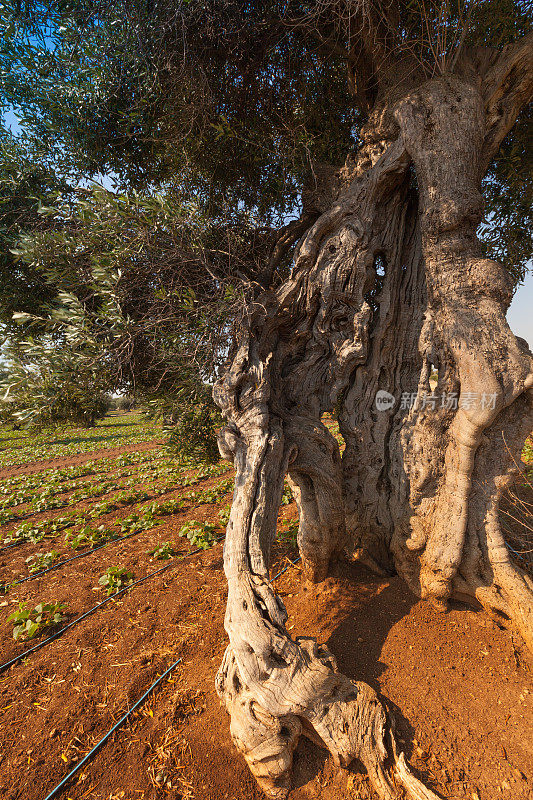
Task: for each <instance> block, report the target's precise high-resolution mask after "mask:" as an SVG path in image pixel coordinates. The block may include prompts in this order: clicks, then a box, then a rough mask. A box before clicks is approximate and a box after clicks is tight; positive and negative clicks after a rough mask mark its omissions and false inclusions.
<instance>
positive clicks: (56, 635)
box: [0, 536, 224, 673]
mask: <svg viewBox="0 0 533 800" xmlns="http://www.w3.org/2000/svg"><path fill="white" fill-rule="evenodd" d="M223 538H224V537H223V536H219V537H218V538H217V540H216V542H219V541H220V540H221V539H223ZM216 542H215V543H216ZM204 552H205V548H203V547H198V548H197V549H196V550H192V551H191V552H190V553H185V555H183V556H181V558H180V559H179V560H180V561H183V559H185V558H188V557H189V556H194V555H197V554H198V553H204ZM172 566H174V564H173V563H172V562H170V563H169V564H165V566H164V567H160V568H159V569H156V570H155V571H154V572H149V573H148V575H145V576H144V577H143V578H139V579H138V580H136V581H133V583H130V584H128V586H124V588H123V589H119V590H118V592H114V593H113V594H111V595H109V597H106V598H104V600H101V601H100V602H99V603H97V604H96V605H95V606H93V607H92V608H90V609H89V610H88V611H84V612H83V614H80V616H79V617H76V619H73V620H72V622H69V624H68V625H65V626H64V627H63V628H60V629H59V630H58V631H56V632H55V633H52V634H51V635H50V636H48V637H47V638H46V639H44V640H43V641H42V642H38V643H37V644H35V645H34V646H33V647H29V648H28V649H27V650H24V651H23V652H22V653H19V654H18V655H17V656H15V657H14V658H12V659H10V661H6V662H5V664H0V673H2V672H5V670H6V669H9V667H12V666H13V665H14V664H18V662H19V661H22V660H23V659H24V658H27V657H28V656H30V655H31V654H32V653H35V652H36V651H37V650H40V649H41V648H42V647H44V646H45V645H47V644H50V642H53V641H55V640H56V639H58V638H59V637H60V636H62V635H63V634H64V633H65V632H66V631H68V630H70V629H71V628H73V627H74V626H75V625H77V624H78V622H81V621H82V620H84V619H86V618H87V617H90V616H91V614H94V612H95V611H98V609H99V608H102V606H105V604H106V603H109V602H110V601H111V600H115V598H117V597H119V596H120V595H121V594H124V592H127V591H129V590H130V589H133V587H134V586H139V585H140V584H141V583H144V581H146V580H148V578H153V577H154V575H160V574H161V572H164V571H165V570H167V569H169V568H170V567H172Z"/></svg>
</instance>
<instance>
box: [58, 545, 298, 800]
mask: <svg viewBox="0 0 533 800" xmlns="http://www.w3.org/2000/svg"><path fill="white" fill-rule="evenodd" d="M221 538H224V537H219V539H218V540H217V541H220V539H221ZM189 555H192V554H191V553H189ZM299 561H300V557H298V558H297V559H296V560H295V561H291V560H290V559H289V563H288V564H287V566H286V567H284V568H283V569H282V570H280V571H279V572H278V573H277V575H275V576H274V577H273V578H271V580H272V581H275V580H276V579H277V578H279V576H280V575H283V573H284V572H286V571H287V570H288V569H289V567H291V566H294V565H295V564H297V563H298V562H299ZM152 574H155V573H152ZM146 577H148V576H146ZM132 585H133V584H132ZM64 630H65V629H64ZM180 663H181V658H178V660H177V661H175V662H174V663H173V664H171V666H170V667H169V668H168V669H167V670H165V672H163V674H162V675H160V676H159V678H157V679H156V680H155V681H154V682H153V683H152V685H151V686H150V687H149V688H148V689H147V690H146V692H145V693H144V694H143V696H142V697H140V698H139V699H138V700H137V702H136V703H135V704H134V705H133V706H132V707H131V708H130V710H129V711H127V712H126V713H125V714H124V715H123V716H122V717H121V718H120V719H119V721H118V722H116V723H115V724H114V725H113V727H112V728H111V729H110V730H109V731H108V732H107V733H106V734H105V735H104V736H102V738H101V739H100V741H99V742H97V744H95V746H94V747H93V748H92V750H90V751H89V752H88V753H87V754H86V755H85V756H84V757H83V758H82V760H81V761H80V762H79V763H78V764H76V766H75V767H74V768H73V769H71V771H70V772H69V773H68V774H67V775H65V777H64V778H63V779H62V780H61V781H60V782H59V783H58V784H57V786H56V787H55V788H54V789H52V791H51V792H50V793H49V794H47V795H46V797H45V800H54V798H55V797H57V796H58V795H59V794H61V792H62V791H63V789H65V788H66V786H67V784H68V783H70V781H71V780H72V778H74V776H75V775H76V774H77V773H78V772H79V771H80V769H81V768H82V767H84V766H85V764H87V763H88V762H89V761H90V760H91V759H92V758H93V756H95V755H96V753H97V752H98V751H99V750H100V748H101V747H103V745H104V744H105V743H106V742H107V741H108V739H110V738H111V736H112V735H113V734H114V733H115V731H117V730H118V729H119V728H120V727H121V726H122V725H123V724H124V722H126V720H127V719H128V718H129V717H130V716H131V715H132V714H133V712H134V711H135V710H136V709H137V708H139V706H140V705H142V703H144V701H145V700H146V698H147V697H148V696H149V695H150V694H151V692H153V690H154V689H155V688H156V686H158V684H160V683H161V681H162V680H164V678H166V676H167V675H168V674H169V673H170V672H172V670H173V669H175V668H176V667H177V666H178V664H180Z"/></svg>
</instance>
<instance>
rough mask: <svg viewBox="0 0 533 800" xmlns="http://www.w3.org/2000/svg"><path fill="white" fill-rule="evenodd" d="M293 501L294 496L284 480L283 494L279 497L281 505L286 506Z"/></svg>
mask: <svg viewBox="0 0 533 800" xmlns="http://www.w3.org/2000/svg"><path fill="white" fill-rule="evenodd" d="M293 500H294V495H293V493H292V489H291V487H290V486H289V484H288V483H287V481H286V480H285V483H284V484H283V494H282V495H281V505H282V506H288V505H289V504H290V503H292V501H293Z"/></svg>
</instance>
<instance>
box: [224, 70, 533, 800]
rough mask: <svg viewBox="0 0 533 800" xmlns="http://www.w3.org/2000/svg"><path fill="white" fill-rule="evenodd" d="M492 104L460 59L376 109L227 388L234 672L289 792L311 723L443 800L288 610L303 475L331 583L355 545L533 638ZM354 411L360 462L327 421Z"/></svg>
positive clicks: (377, 769)
mask: <svg viewBox="0 0 533 800" xmlns="http://www.w3.org/2000/svg"><path fill="white" fill-rule="evenodd" d="M501 72H502V73H505V70H503V71H502V70H501ZM491 92H492V94H490V96H491V97H494V87H493V86H492V88H491ZM488 102H489V101H488V100H487V98H486V97H484V95H483V92H482V88H480V85H479V81H478V82H477V83H475V82H472V81H468V80H466V79H464V78H459V77H453V76H451V77H442V78H438V79H433V80H430V81H426V82H425V83H423V84H422V85H420V87H419V88H418V89H417V90H415V91H410V92H409V93H408V94H407V95H406V96H405V97H403V98H402V99H401V100H400V101H399V102H395V103H394V106H391V105H389V106H388V107H387V106H386V104H381V105H380V106H379V107H376V109H375V112H374V113H373V115H372V116H371V120H370V122H369V124H368V125H367V126H366V128H365V129H364V130H363V141H364V144H363V147H362V148H361V150H360V152H359V153H358V155H357V157H356V158H355V159H353V160H351V161H350V163H349V165H347V166H346V167H345V168H344V169H343V170H341V173H340V174H339V175H337V176H336V178H335V181H333V184H334V187H335V188H334V190H332V198H333V199H332V200H331V201H330V202H329V204H328V201H327V200H326V199H325V197H326V195H327V193H326V195H324V196H323V197H322V199H321V200H320V201H319V202H318V203H317V207H318V210H319V211H320V212H321V215H320V216H319V218H318V219H317V221H316V222H315V223H314V224H313V226H312V227H311V228H310V230H309V231H308V232H307V234H306V235H305V236H304V238H303V239H302V240H301V242H300V244H299V245H298V248H297V251H296V254H295V258H294V267H293V270H292V272H291V276H290V278H289V279H288V280H287V281H286V282H285V283H284V284H283V285H282V286H281V287H280V288H279V289H278V290H276V291H268V290H267V291H265V292H263V293H262V294H261V295H259V296H258V297H257V298H256V299H255V300H254V301H253V302H252V303H251V305H250V307H249V309H248V311H247V318H246V324H245V325H244V326H243V329H242V331H241V338H240V340H239V342H238V343H237V347H236V350H235V353H234V355H233V358H232V359H231V363H230V365H229V366H228V369H227V371H226V372H225V374H224V376H223V377H222V378H221V380H220V381H219V382H218V383H217V385H216V387H215V399H216V401H217V403H218V404H219V406H220V407H221V409H222V411H223V412H224V414H225V416H226V418H227V419H228V425H227V427H226V428H225V429H224V431H223V432H222V433H221V437H220V449H221V452H222V454H223V455H224V456H225V457H227V458H230V459H231V460H233V462H234V464H235V467H236V482H235V495H234V501H233V505H232V510H231V516H230V521H229V524H228V529H227V536H226V543H225V551H224V568H225V573H226V577H227V580H228V605H227V612H226V620H225V627H226V631H227V633H228V637H229V646H228V649H227V651H226V654H225V657H224V661H223V664H222V666H221V669H220V671H219V674H218V677H217V689H218V692H219V695H220V696H221V697H222V698H223V699H224V702H225V704H226V708H227V710H228V712H229V713H230V716H231V732H232V737H233V740H234V742H235V744H236V746H237V748H238V749H239V750H240V751H241V752H242V753H243V755H244V757H245V758H246V760H247V762H248V764H249V766H250V768H251V770H252V772H253V774H254V775H255V776H256V778H257V780H258V782H259V784H260V785H261V787H262V788H263V790H264V791H265V793H266V794H267V795H268V796H269V797H272V798H283V797H285V796H286V795H287V792H288V790H289V786H290V769H291V764H292V754H293V751H294V748H295V747H296V744H297V741H298V738H299V736H300V735H301V734H304V735H306V736H308V737H310V738H311V739H313V740H314V741H317V742H319V743H320V744H322V745H323V746H325V747H327V749H328V750H329V751H330V752H331V753H332V754H333V756H334V758H335V760H336V762H337V763H338V764H341V765H346V764H348V763H349V762H350V761H351V760H352V759H353V758H355V757H357V758H359V759H360V761H362V763H363V764H364V765H365V767H366V768H367V770H368V773H369V776H370V778H371V780H372V782H373V784H374V787H375V789H376V791H377V792H378V793H379V795H380V796H381V797H383V798H394V797H396V796H397V790H396V788H395V787H396V786H397V785H398V782H399V783H400V784H401V785H403V786H404V788H405V790H406V792H407V794H408V796H410V797H414V798H432V797H435V795H434V794H433V793H431V792H429V791H428V790H427V789H425V788H424V787H423V786H422V784H420V782H419V781H417V780H416V779H415V778H414V776H413V775H412V774H411V773H410V771H409V770H408V768H407V765H406V764H405V760H404V758H403V756H402V755H401V754H399V753H398V752H397V750H396V746H395V743H394V739H393V735H392V732H391V726H390V720H389V718H388V715H387V712H386V710H385V709H384V707H383V705H382V704H381V703H380V702H379V700H378V698H377V696H376V694H375V693H374V692H373V691H372V690H371V689H370V688H369V687H368V686H365V685H364V684H360V683H352V682H351V681H349V680H348V679H347V678H346V677H345V676H343V675H342V674H340V673H339V672H338V671H337V668H336V664H335V660H334V657H333V656H332V654H331V653H329V652H328V651H327V650H326V648H324V647H323V646H320V645H319V644H317V643H316V642H315V641H314V640H312V639H303V638H299V639H296V640H293V639H292V638H291V637H290V635H289V633H288V631H287V629H286V627H285V623H286V619H287V615H286V612H285V608H284V606H283V603H282V601H281V599H280V598H279V597H278V596H277V595H276V593H275V591H274V588H273V587H272V585H271V584H270V582H269V577H268V576H269V572H268V570H269V563H270V548H271V544H272V541H273V539H274V537H275V532H276V520H277V513H278V509H279V505H280V500H281V494H282V490H283V480H284V476H285V474H286V473H287V472H288V474H289V476H290V480H291V482H292V484H293V486H294V488H295V494H296V498H297V502H298V508H299V512H300V527H299V534H298V547H299V550H300V554H301V556H302V561H303V566H304V574H305V576H306V578H307V579H309V580H311V581H315V582H316V581H321V580H323V578H324V577H325V576H326V575H327V573H328V569H329V566H330V564H331V563H332V561H333V560H335V559H336V558H338V557H339V556H340V554H341V553H342V552H343V550H347V551H348V552H350V553H352V554H353V556H354V557H357V558H360V559H362V560H364V561H365V562H366V563H367V564H368V565H369V566H371V567H372V568H374V569H375V570H377V571H381V572H390V571H392V570H394V569H396V570H397V571H398V572H400V574H401V575H402V576H403V577H404V578H405V579H406V581H407V583H408V584H409V585H410V586H411V588H412V589H413V590H414V591H415V592H417V593H418V594H419V595H420V596H422V597H427V598H430V599H432V600H433V601H434V602H436V603H437V604H438V605H439V606H442V607H444V606H445V604H446V602H447V600H448V599H449V598H452V597H457V598H460V599H470V600H472V599H474V600H476V601H477V602H480V603H481V604H482V605H484V606H485V607H486V608H487V609H488V610H489V611H490V612H491V613H492V614H494V615H497V616H498V618H499V620H501V621H506V622H508V623H509V624H513V625H516V626H518V628H519V629H520V631H521V632H522V634H523V636H524V638H525V639H526V640H528V641H529V642H530V643H533V640H532V630H533V627H532V618H533V613H532V612H533V605H532V597H533V592H532V588H533V587H532V585H531V581H530V580H529V579H528V577H527V576H526V575H525V574H524V573H523V572H521V571H520V570H519V569H517V568H516V567H515V566H514V565H512V564H511V562H510V560H509V557H508V553H507V549H506V547H505V543H504V541H503V537H502V534H501V532H500V530H499V525H498V503H499V499H500V496H501V492H502V490H503V488H504V486H505V484H506V481H508V479H509V477H508V476H509V473H510V469H511V467H512V465H513V458H516V455H517V454H518V451H519V448H520V446H521V444H522V443H523V441H524V439H525V437H526V435H527V432H528V431H529V430H530V428H531V426H532V424H533V392H532V387H533V359H532V357H531V354H530V353H529V352H527V351H526V349H525V348H524V347H523V345H522V344H521V343H520V341H519V340H517V339H516V338H515V337H514V336H513V334H512V332H511V331H510V329H509V327H508V325H507V323H506V320H505V312H506V310H507V306H508V304H509V301H510V287H509V284H508V280H507V277H506V275H505V274H504V271H503V269H502V268H501V267H500V265H498V264H497V263H495V262H494V261H491V260H489V259H486V258H484V257H483V256H482V253H481V249H480V245H479V243H478V241H477V239H476V235H475V230H476V227H477V224H478V222H479V219H480V215H481V210H482V202H481V195H480V184H481V179H482V176H483V172H484V170H485V169H486V166H487V163H488V162H487V151H488V150H490V147H492V146H493V145H492V144H491V142H494V141H496V139H497V138H498V135H497V134H495V129H494V125H495V124H496V123H494V120H492V122H490V124H489V123H488V122H487V104H488ZM505 108H506V109H508V104H507V105H506V106H505ZM392 112H394V113H392ZM502 119H504V122H502V124H504V125H506V124H507V120H508V113H507V111H506V112H505V113H503V114H502ZM413 176H416V180H414V179H413ZM343 187H344V188H343ZM320 202H321V203H322V207H320ZM432 365H435V366H436V367H437V368H438V376H439V377H438V388H437V395H439V393H440V395H442V394H443V393H444V392H446V393H447V394H448V395H449V394H450V393H451V392H455V393H456V394H457V396H458V407H457V408H453V407H451V408H450V407H446V406H445V405H443V404H442V403H441V401H440V398H439V400H438V401H437V402H435V407H434V408H433V403H430V404H427V403H426V404H424V403H423V400H422V395H423V394H424V393H425V392H426V393H427V394H430V388H429V375H430V371H431V366H432ZM378 390H382V391H386V392H388V393H389V394H390V395H391V396H392V398H393V399H392V405H391V408H390V409H389V410H380V409H379V408H378V407H376V403H375V400H376V394H377V392H378ZM403 393H407V394H408V395H410V394H411V393H413V394H414V393H418V396H419V400H420V402H419V404H418V407H416V406H415V407H413V408H409V409H406V408H403V407H402V404H401V403H400V397H401V395H402V394H403ZM472 395H475V396H476V397H477V398H478V401H477V402H467V400H470V401H471V400H472ZM482 396H485V398H490V402H482V401H481V398H482ZM336 406H337V407H340V408H341V414H340V424H341V430H342V433H343V436H344V438H345V441H346V449H345V452H344V455H343V457H342V459H341V455H340V452H339V448H338V445H337V442H336V441H335V439H334V438H333V437H332V436H331V434H330V433H329V431H328V429H327V428H326V427H325V426H324V425H323V423H322V422H321V417H322V414H323V413H324V412H325V411H330V410H332V409H333V408H334V407H336Z"/></svg>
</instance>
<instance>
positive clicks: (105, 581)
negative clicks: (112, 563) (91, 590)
mask: <svg viewBox="0 0 533 800" xmlns="http://www.w3.org/2000/svg"><path fill="white" fill-rule="evenodd" d="M133 578H134V575H133V573H132V572H128V571H127V569H126V568H125V567H108V568H107V569H106V571H105V572H104V574H103V575H102V576H101V577H100V578H99V580H98V585H99V586H101V587H102V589H105V591H106V594H107V596H108V597H109V595H112V594H114V593H115V592H118V591H119V590H120V589H123V588H124V587H125V586H128V585H129V584H130V583H132V581H133Z"/></svg>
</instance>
